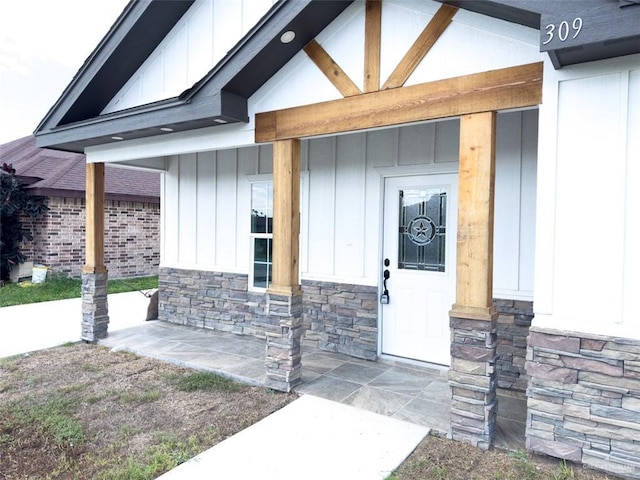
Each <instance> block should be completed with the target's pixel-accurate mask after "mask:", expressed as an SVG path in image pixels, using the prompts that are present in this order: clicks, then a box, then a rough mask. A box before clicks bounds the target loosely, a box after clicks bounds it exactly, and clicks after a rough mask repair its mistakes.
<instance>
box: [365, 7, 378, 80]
mask: <svg viewBox="0 0 640 480" xmlns="http://www.w3.org/2000/svg"><path fill="white" fill-rule="evenodd" d="M364 18H365V20H364V91H365V92H377V91H378V90H380V42H381V41H380V32H381V28H382V2H381V0H367V4H366V7H365V17H364Z"/></svg>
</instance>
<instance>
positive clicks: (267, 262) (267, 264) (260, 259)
mask: <svg viewBox="0 0 640 480" xmlns="http://www.w3.org/2000/svg"><path fill="white" fill-rule="evenodd" d="M272 244H273V183H272V182H255V183H252V184H251V267H252V284H251V285H252V287H253V289H256V290H262V289H264V290H266V289H267V287H268V286H269V283H270V282H271V268H272V265H273V260H272V258H273V257H272V248H273V247H272Z"/></svg>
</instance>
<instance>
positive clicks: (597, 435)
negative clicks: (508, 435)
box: [526, 327, 640, 479]
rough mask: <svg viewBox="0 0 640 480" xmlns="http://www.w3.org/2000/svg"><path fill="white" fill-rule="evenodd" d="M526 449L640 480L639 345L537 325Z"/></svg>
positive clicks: (530, 367) (530, 369) (529, 351)
mask: <svg viewBox="0 0 640 480" xmlns="http://www.w3.org/2000/svg"><path fill="white" fill-rule="evenodd" d="M528 344H529V346H528V349H527V364H526V368H527V373H528V374H529V376H530V377H531V380H530V385H529V389H528V390H527V396H528V401H527V407H528V412H527V448H528V449H530V450H532V451H534V452H537V453H543V454H547V455H551V456H554V457H559V458H564V459H567V460H571V461H575V462H582V463H583V464H584V465H587V466H590V467H594V468H597V469H600V470H604V471H606V472H609V473H612V474H615V475H620V476H623V477H625V478H634V479H640V340H632V339H624V338H615V337H610V336H603V335H589V334H585V333H574V332H565V331H559V330H552V329H544V328H537V327H532V328H531V333H530V335H529V340H528Z"/></svg>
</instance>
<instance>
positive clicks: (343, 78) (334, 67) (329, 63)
mask: <svg viewBox="0 0 640 480" xmlns="http://www.w3.org/2000/svg"><path fill="white" fill-rule="evenodd" d="M304 51H305V53H306V54H307V55H308V56H309V58H310V59H311V60H313V63H315V64H316V65H317V66H318V68H319V69H320V71H321V72H322V73H324V74H325V76H326V77H327V78H328V79H329V81H330V82H331V83H332V84H333V86H334V87H336V88H337V89H338V91H339V92H340V93H341V94H342V96H343V97H351V96H354V95H360V94H361V93H362V92H361V91H360V89H359V88H358V86H357V85H356V84H355V83H353V81H352V80H351V79H350V78H349V76H348V75H347V74H346V73H344V71H343V70H342V69H341V68H340V66H339V65H338V64H337V63H336V62H334V61H333V59H332V58H331V57H330V56H329V54H328V53H327V52H326V50H325V49H324V48H322V46H321V45H320V44H319V43H318V42H316V41H315V40H311V41H310V42H309V43H307V44H306V45H305V47H304Z"/></svg>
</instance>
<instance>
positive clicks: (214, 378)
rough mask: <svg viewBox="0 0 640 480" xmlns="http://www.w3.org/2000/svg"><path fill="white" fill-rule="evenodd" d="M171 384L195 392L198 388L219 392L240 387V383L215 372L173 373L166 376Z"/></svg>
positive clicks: (182, 389) (181, 389) (231, 390)
mask: <svg viewBox="0 0 640 480" xmlns="http://www.w3.org/2000/svg"><path fill="white" fill-rule="evenodd" d="M165 380H166V381H167V383H168V384H169V385H171V386H172V387H174V388H177V389H178V390H180V391H182V392H195V391H196V390H216V391H219V392H234V391H237V390H238V389H240V385H238V384H237V383H234V382H233V381H232V380H229V379H228V378H224V377H221V376H219V375H216V374H214V373H208V372H194V373H186V374H179V373H172V374H169V375H167V376H166V377H165Z"/></svg>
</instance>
